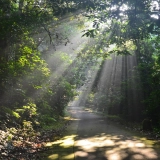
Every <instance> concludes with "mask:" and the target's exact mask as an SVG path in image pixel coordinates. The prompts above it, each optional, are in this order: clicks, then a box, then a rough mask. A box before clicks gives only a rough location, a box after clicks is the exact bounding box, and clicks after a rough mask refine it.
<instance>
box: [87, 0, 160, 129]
mask: <svg viewBox="0 0 160 160" xmlns="http://www.w3.org/2000/svg"><path fill="white" fill-rule="evenodd" d="M87 16H88V17H89V18H91V19H94V20H93V28H92V29H90V30H86V33H85V35H86V36H91V37H95V36H96V35H98V33H99V32H100V33H101V30H102V28H104V26H105V29H103V32H102V34H103V37H102V38H101V39H100V43H99V44H100V45H99V52H100V53H101V55H104V57H105V55H109V54H112V53H116V54H118V55H125V57H123V64H124V66H125V67H124V69H123V70H124V72H125V73H124V76H123V78H122V83H121V84H122V86H121V89H120V90H121V95H120V94H117V93H118V92H117V90H116V89H115V88H114V87H116V86H112V87H111V90H112V91H113V90H114V92H112V96H111V98H108V96H109V94H110V91H109V90H107V88H106V91H105V94H103V95H101V96H99V97H100V99H103V103H102V100H100V102H99V103H100V105H101V107H102V108H103V109H102V110H105V109H106V110H107V111H106V112H109V113H110V114H113V115H114V114H117V115H120V116H121V117H123V118H125V119H128V120H130V121H139V122H140V121H142V120H143V119H144V118H148V119H151V120H152V122H153V124H154V125H155V126H157V128H159V125H160V114H159V113H160V107H159V106H160V103H159V102H160V101H159V98H158V97H159V93H160V92H159V87H160V86H159V85H160V84H159V78H160V75H159V59H160V55H159V47H160V38H159V35H160V8H159V1H145V0H144V1H143V0H142V1H138V0H135V1H132V0H124V1H119V0H114V1H107V2H105V1H100V2H98V1H97V2H96V5H95V6H94V7H90V12H89V14H88V15H87ZM105 35H106V36H105ZM107 37H109V38H107ZM112 44H116V47H115V48H114V49H113V50H111V51H106V50H105V48H106V46H110V45H112ZM134 54H135V55H136V62H137V65H136V66H135V67H134V68H133V69H132V70H133V71H132V72H134V76H131V77H129V74H130V71H127V63H128V61H127V57H129V55H134ZM99 72H101V71H99ZM97 81H98V79H97ZM131 81H136V83H131ZM97 84H98V83H97ZM97 84H96V83H95V86H94V87H97ZM111 84H112V83H111ZM94 87H93V88H94ZM94 89H95V88H94ZM94 89H93V91H94ZM133 90H134V92H136V94H137V95H138V96H140V97H141V98H139V97H138V96H137V97H138V98H136V99H135V100H136V101H139V105H135V106H134V105H133V103H135V102H132V101H133V99H134V98H135V97H133V96H134V95H131V94H130V93H131V92H133ZM131 96H132V97H131ZM111 99H112V100H111ZM104 101H105V102H104ZM108 101H110V103H109V107H108V109H107V108H106V106H105V103H106V104H107V103H108ZM111 101H112V103H111ZM136 103H137V102H136Z"/></svg>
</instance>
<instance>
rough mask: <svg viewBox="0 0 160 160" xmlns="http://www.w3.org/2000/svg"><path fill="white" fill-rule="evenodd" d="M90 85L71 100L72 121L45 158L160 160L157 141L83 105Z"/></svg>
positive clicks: (56, 159)
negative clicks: (138, 133) (128, 129)
mask: <svg viewBox="0 0 160 160" xmlns="http://www.w3.org/2000/svg"><path fill="white" fill-rule="evenodd" d="M90 85H91V83H87V84H86V85H84V86H82V88H81V94H80V96H79V97H77V99H76V100H75V101H73V102H72V103H70V106H69V107H68V112H69V113H70V115H71V117H72V120H71V123H70V125H69V126H68V128H67V130H66V133H65V135H64V136H63V137H62V138H61V139H60V140H58V141H55V142H49V143H48V144H47V146H48V147H51V148H52V149H51V150H50V152H49V153H47V154H46V157H44V158H43V159H48V160H159V159H160V152H159V151H158V146H156V142H155V141H151V140H147V139H146V138H145V137H142V136H139V135H136V133H131V132H129V131H127V130H126V129H124V128H122V127H120V126H118V125H116V124H115V123H112V122H110V121H108V120H107V119H106V118H105V117H104V116H102V115H100V114H97V113H95V112H92V111H91V110H89V109H85V108H84V107H83V106H81V100H82V99H84V97H83V96H84V95H86V94H87V93H86V92H88V90H86V88H89V87H90ZM156 148H157V149H156Z"/></svg>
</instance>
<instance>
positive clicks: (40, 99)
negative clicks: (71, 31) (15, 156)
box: [0, 0, 160, 139]
mask: <svg viewBox="0 0 160 160" xmlns="http://www.w3.org/2000/svg"><path fill="white" fill-rule="evenodd" d="M158 4H159V1H158V0H157V1H152V0H150V1H146V0H141V1H139V0H123V1H122V0H112V1H111V0H108V1H106V0H105V1H103V0H101V1H99V0H86V1H84V0H41V1H39V0H37V1H35V0H19V1H18V0H1V1H0V23H1V24H0V51H1V55H0V107H1V112H0V129H1V130H8V129H9V128H12V129H13V130H14V131H13V130H12V132H14V133H16V132H17V129H18V128H21V129H22V130H23V129H24V130H25V129H26V128H28V129H29V130H30V129H32V130H34V129H37V128H39V127H42V128H43V129H46V128H49V127H50V125H51V126H53V124H56V123H57V122H58V121H60V118H61V117H63V116H64V112H65V107H66V106H67V104H68V102H69V101H70V100H71V99H72V98H73V97H74V96H75V95H76V93H75V89H76V88H78V87H80V86H81V85H83V83H84V80H85V72H86V68H87V67H88V66H93V65H95V64H96V60H97V59H101V62H102V64H101V65H100V69H99V71H98V74H97V77H96V79H95V81H94V85H93V88H92V93H91V94H90V95H89V98H91V99H92V100H91V99H89V101H88V104H90V103H91V101H92V102H93V101H94V103H96V106H97V107H99V110H101V111H103V112H105V113H109V114H112V115H115V114H116V115H119V116H121V117H123V118H125V119H127V120H131V121H139V122H140V121H142V120H143V119H144V118H149V119H152V121H153V124H154V126H155V129H157V128H158V127H159V126H160V99H159V96H160V72H159V70H160V53H159V50H160V7H159V6H158ZM80 9H83V10H86V12H85V16H86V17H87V18H89V19H90V20H92V21H93V27H92V28H91V29H86V30H84V35H83V36H87V37H94V38H95V42H96V43H94V44H93V46H92V49H90V48H86V49H85V50H84V51H82V52H85V53H87V54H83V53H79V56H78V57H79V58H77V59H76V60H74V61H72V59H70V57H69V56H68V55H65V54H63V53H59V54H54V55H47V56H46V54H45V53H46V52H40V51H38V47H39V45H40V43H41V42H43V39H42V40H41V39H37V38H36V35H38V34H40V33H44V32H46V33H47V35H48V37H49V43H50V44H51V45H52V46H53V47H56V43H55V42H57V41H59V43H63V44H64V45H67V43H69V40H68V37H67V36H66V35H63V34H61V35H60V33H58V34H57V32H56V31H55V28H56V27H57V26H58V25H59V24H60V19H61V18H62V19H63V17H64V16H65V15H69V13H71V12H72V13H75V15H76V11H78V10H80ZM51 24H52V25H51ZM60 37H61V38H60ZM113 44H114V45H115V47H114V49H113V50H109V51H107V50H106V48H107V47H109V46H110V45H113ZM111 54H118V55H124V57H123V59H124V64H125V63H126V62H125V57H127V56H129V55H130V54H135V55H136V59H137V66H136V68H135V70H134V72H136V73H138V74H135V75H134V77H130V78H134V79H136V80H137V84H138V85H137V84H136V85H135V84H132V87H130V86H131V85H130V84H131V83H130V81H131V79H130V78H129V79H128V78H127V76H124V77H123V79H122V83H121V94H120V93H119V91H118V90H117V89H116V88H115V86H112V87H111V88H112V89H113V90H114V92H112V95H111V96H110V97H109V94H108V93H109V92H108V90H107V89H104V93H103V94H102V95H98V97H96V94H95V93H96V89H97V87H98V81H99V77H100V75H101V68H102V67H103V65H104V63H105V59H106V57H108V56H109V55H111ZM50 56H51V57H52V56H54V57H55V58H56V60H57V62H56V63H58V65H61V64H63V63H65V65H64V68H66V69H67V68H68V69H67V70H66V71H65V72H64V73H61V74H60V73H56V72H55V71H56V68H57V64H56V63H55V64H52V65H50V64H49V63H48V61H47V59H49V58H50ZM102 59H103V60H102ZM124 70H125V67H124ZM54 72H55V74H53V73H54ZM59 74H60V76H59ZM126 74H127V71H126ZM133 85H135V87H134V91H136V92H137V95H141V99H138V101H139V104H140V105H137V106H136V107H135V108H133V106H132V105H129V102H128V100H127V99H128V93H129V92H130V91H131V90H133ZM139 85H140V87H139ZM93 97H95V100H93ZM111 97H112V101H111ZM97 99H99V101H97ZM106 104H107V106H109V107H106ZM8 137H9V136H8ZM9 139H10V137H9Z"/></svg>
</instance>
